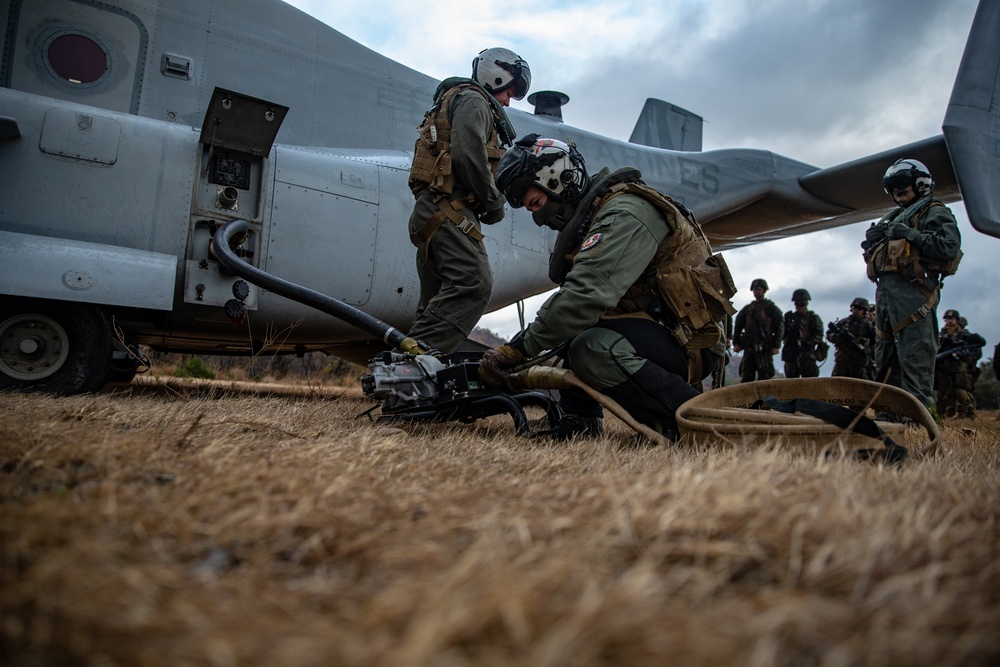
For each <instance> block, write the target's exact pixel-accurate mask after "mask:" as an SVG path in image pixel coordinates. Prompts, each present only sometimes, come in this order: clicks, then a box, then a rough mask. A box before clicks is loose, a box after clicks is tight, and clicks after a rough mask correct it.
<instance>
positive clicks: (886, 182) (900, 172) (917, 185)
mask: <svg viewBox="0 0 1000 667" xmlns="http://www.w3.org/2000/svg"><path fill="white" fill-rule="evenodd" d="M908 185H909V186H912V187H913V191H914V192H915V193H916V194H917V196H918V197H920V198H921V199H923V198H924V197H928V196H930V194H931V193H932V192H933V191H934V179H933V178H932V177H931V172H930V171H928V169H927V167H926V166H925V165H924V163H923V162H920V161H919V160H914V159H912V158H903V159H901V160H896V163H895V164H893V165H892V166H891V167H889V168H888V169H887V170H886V172H885V176H883V177H882V189H883V190H885V193H886V194H887V195H889V196H890V197H892V191H893V190H902V189H904V188H906V186H908ZM893 201H895V199H894V200H893Z"/></svg>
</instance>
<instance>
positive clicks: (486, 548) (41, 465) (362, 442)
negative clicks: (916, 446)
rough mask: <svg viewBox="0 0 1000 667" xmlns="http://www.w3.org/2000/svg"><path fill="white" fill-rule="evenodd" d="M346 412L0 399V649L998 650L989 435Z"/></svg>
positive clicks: (766, 661) (389, 661)
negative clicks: (859, 442) (446, 420)
mask: <svg viewBox="0 0 1000 667" xmlns="http://www.w3.org/2000/svg"><path fill="white" fill-rule="evenodd" d="M367 407H369V404H368V403H367V402H366V401H364V400H363V399H360V398H353V397H344V398H340V399H323V398H310V399H304V398H268V397H248V396H232V395H224V396H222V397H198V396H195V395H188V394H185V393H183V392H180V393H178V392H173V393H169V392H168V393H159V394H150V393H147V394H145V395H139V394H138V393H136V392H135V391H134V390H133V391H127V390H126V391H120V392H117V393H112V394H103V395H97V396H86V397H73V398H51V397H45V396H39V395H26V394H0V443H2V444H0V621H2V624H0V663H3V664H9V665H15V664H20V665H35V664H59V665H63V664H88V665H126V664H127V665H133V664H137V665H336V664H342V665H386V666H390V665H391V666H393V667H395V666H397V665H441V666H448V667H451V666H461V665H473V664H474V665H508V664H519V665H612V664H614V665H647V664H734V665H735V664H739V665H761V666H764V665H768V666H769V665H826V666H837V665H968V664H973V665H986V664H996V663H997V660H998V659H1000V524H998V517H1000V472H998V465H1000V435H998V431H997V429H996V425H997V424H998V422H994V421H982V422H977V423H974V424H967V426H969V427H970V432H968V433H966V432H963V431H961V430H959V429H955V428H946V429H945V437H944V447H943V451H942V452H941V454H940V455H938V456H936V457H934V458H929V459H925V460H919V461H915V460H911V461H908V462H906V463H905V464H904V465H903V466H901V467H899V468H883V467H879V466H875V465H871V464H865V463H859V462H854V461H846V460H835V461H825V460H821V459H817V458H815V457H811V456H804V455H796V454H793V453H789V452H787V451H780V450H777V451H776V450H768V449H766V448H756V449H741V450H732V449H726V450H713V449H701V450H698V451H695V450H691V449H685V448H682V447H675V448H645V447H635V446H634V445H633V439H632V436H631V435H630V434H629V433H628V432H626V431H625V430H624V428H623V427H621V426H615V427H614V428H611V429H609V430H610V431H611V432H610V434H609V435H607V436H605V437H604V438H603V439H598V440H595V439H590V440H579V441H575V442H571V443H554V442H551V441H548V440H541V439H539V440H528V439H521V438H516V437H514V436H513V435H512V434H511V432H512V429H511V424H510V420H509V419H507V418H503V419H502V418H500V417H494V418H491V419H487V420H481V421H479V422H477V423H475V424H473V425H446V424H441V425H408V426H406V427H404V428H405V431H406V432H405V433H404V432H401V431H398V430H394V429H391V428H387V427H382V426H376V425H373V424H371V423H369V422H368V420H367V419H365V418H358V417H357V415H358V413H360V412H361V411H362V410H364V409H366V408H367ZM993 418H994V417H993V415H990V416H988V417H986V419H987V420H991V419H993Z"/></svg>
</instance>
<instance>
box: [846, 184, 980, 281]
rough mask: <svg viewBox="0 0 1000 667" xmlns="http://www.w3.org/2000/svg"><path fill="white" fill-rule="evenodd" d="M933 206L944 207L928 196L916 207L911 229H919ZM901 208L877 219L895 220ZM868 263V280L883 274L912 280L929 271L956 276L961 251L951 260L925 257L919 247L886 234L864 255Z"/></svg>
mask: <svg viewBox="0 0 1000 667" xmlns="http://www.w3.org/2000/svg"><path fill="white" fill-rule="evenodd" d="M934 206H944V204H942V203H941V202H939V201H938V200H936V199H931V200H929V201H928V202H927V205H926V206H923V207H921V208H920V209H919V210H917V211H916V212H915V213H914V214H913V216H912V217H911V218H910V220H909V225H910V228H911V229H919V225H920V221H921V220H922V219H923V218H924V216H926V215H927V212H928V211H930V209H931V208H933V207H934ZM902 212H903V211H902V209H897V210H896V211H893V212H892V213H890V214H889V215H887V216H885V217H884V218H882V220H880V221H879V222H890V221H892V220H895V219H896V218H897V217H899V215H900V214H901V213H902ZM864 258H865V264H866V265H867V273H868V279H869V280H871V281H872V282H878V277H879V276H880V275H882V274H883V273H901V274H903V275H904V276H905V277H906V278H908V279H909V280H911V281H914V280H919V281H921V282H922V281H923V279H924V278H926V277H927V272H928V271H936V272H938V273H940V274H941V277H942V278H945V277H947V276H953V275H955V272H956V271H957V270H958V264H959V262H961V261H962V251H961V250H959V251H958V253H957V254H956V255H955V257H953V258H952V259H934V258H931V257H924V256H923V254H922V253H921V252H920V249H919V248H918V247H917V246H916V245H914V244H912V243H910V242H909V241H907V240H906V239H889V238H888V237H887V238H886V239H885V240H883V241H881V242H880V243H878V244H876V245H875V246H874V247H872V248H869V249H868V250H866V251H865V254H864Z"/></svg>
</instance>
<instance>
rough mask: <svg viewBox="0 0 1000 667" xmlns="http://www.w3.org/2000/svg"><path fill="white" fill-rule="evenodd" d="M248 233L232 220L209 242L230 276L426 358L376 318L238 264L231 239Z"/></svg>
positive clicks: (242, 224) (247, 227) (419, 348)
mask: <svg viewBox="0 0 1000 667" xmlns="http://www.w3.org/2000/svg"><path fill="white" fill-rule="evenodd" d="M249 230H250V223H249V222H247V221H246V220H233V221H232V222H229V223H226V224H225V225H223V226H222V227H221V228H219V229H218V230H217V231H216V233H215V238H214V239H213V241H212V252H213V253H214V254H215V257H216V258H217V259H218V260H219V263H220V264H221V265H222V266H223V267H224V268H225V269H226V270H227V271H229V272H230V273H233V274H235V275H237V276H239V277H240V278H243V279H244V280H246V281H247V282H249V283H252V284H254V285H256V286H257V287H261V288H263V289H266V290H268V291H271V292H274V293H275V294H280V295H281V296H283V297H286V298H288V299H291V300H293V301H298V302H299V303H302V304H305V305H307V306H310V307H312V308H315V309H316V310H319V311H322V312H324V313H326V314H327V315H333V316H334V317H336V318H337V319H339V320H343V321H344V322H346V323H347V324H350V325H352V326H355V327H358V328H359V329H361V330H362V331H365V332H367V333H370V334H371V335H373V336H375V337H377V338H380V339H382V341H383V342H385V343H386V344H387V345H391V346H392V347H394V348H396V349H398V350H402V351H403V352H408V353H410V354H426V353H427V350H426V349H425V348H424V347H423V346H422V345H420V343H419V342H418V341H416V340H414V339H412V338H410V337H409V336H407V335H406V334H405V333H404V332H402V331H400V330H399V329H396V328H395V327H392V326H390V325H388V324H386V323H385V322H383V321H382V320H380V319H378V318H377V317H372V316H371V315H369V314H368V313H366V312H364V311H362V310H359V309H357V308H355V307H354V306H349V305H347V304H346V303H344V302H343V301H338V300H337V299H334V298H333V297H330V296H327V295H325V294H321V293H320V292H317V291H315V290H311V289H309V288H308V287H303V286H302V285H296V284H295V283H293V282H289V281H287V280H284V279H283V278H278V277H277V276H272V275H271V274H270V273H267V272H266V271H261V270H260V269H258V268H257V267H255V266H251V265H250V264H248V263H247V262H245V261H243V260H241V259H240V258H239V257H237V256H236V253H235V252H233V247H232V246H233V245H236V246H239V243H240V242H233V240H232V239H233V238H234V237H239V236H240V235H245V234H246V233H247V232H248V231H249Z"/></svg>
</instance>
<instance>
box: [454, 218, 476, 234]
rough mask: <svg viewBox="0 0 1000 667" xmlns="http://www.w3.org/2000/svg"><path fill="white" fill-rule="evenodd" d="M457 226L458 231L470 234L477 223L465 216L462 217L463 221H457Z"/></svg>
mask: <svg viewBox="0 0 1000 667" xmlns="http://www.w3.org/2000/svg"><path fill="white" fill-rule="evenodd" d="M455 226H456V227H458V231H460V232H462V233H463V234H468V233H470V232H472V231H473V230H474V229H475V228H476V225H475V224H473V222H472V220H469V219H468V218H464V217H463V218H462V222H456V223H455Z"/></svg>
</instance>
